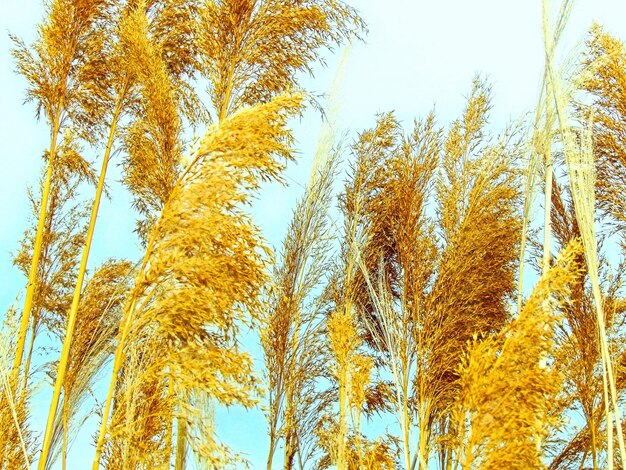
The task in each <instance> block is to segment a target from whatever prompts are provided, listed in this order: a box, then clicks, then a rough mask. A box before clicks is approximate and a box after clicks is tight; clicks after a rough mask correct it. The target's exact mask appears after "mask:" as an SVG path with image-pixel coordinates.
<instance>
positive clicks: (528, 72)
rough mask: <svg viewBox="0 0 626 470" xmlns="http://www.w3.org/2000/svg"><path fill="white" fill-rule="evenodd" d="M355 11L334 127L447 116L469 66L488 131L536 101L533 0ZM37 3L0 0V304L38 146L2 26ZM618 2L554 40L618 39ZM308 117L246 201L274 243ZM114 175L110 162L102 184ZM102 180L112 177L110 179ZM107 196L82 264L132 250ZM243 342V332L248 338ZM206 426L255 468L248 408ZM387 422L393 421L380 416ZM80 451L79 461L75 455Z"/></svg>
mask: <svg viewBox="0 0 626 470" xmlns="http://www.w3.org/2000/svg"><path fill="white" fill-rule="evenodd" d="M349 3H351V4H352V5H354V6H355V7H356V8H357V9H358V10H359V11H360V12H361V14H362V16H363V17H364V19H365V21H366V22H367V24H368V26H369V30H370V33H369V35H368V36H367V37H366V38H365V41H364V42H359V43H356V44H355V45H354V47H353V48H352V51H351V53H350V55H349V56H348V61H347V65H346V70H345V73H344V74H343V81H342V86H341V89H340V92H339V95H338V98H339V104H340V109H339V115H338V129H339V131H347V132H349V136H350V139H352V138H353V137H354V136H355V135H356V132H357V131H361V130H363V129H365V128H367V127H369V126H371V125H372V124H373V122H374V119H375V118H374V116H375V114H376V113H378V112H384V111H389V110H395V111H396V114H397V116H398V117H399V118H400V119H401V120H402V121H403V122H405V123H406V124H407V125H409V124H410V123H411V122H412V120H413V119H414V118H415V117H417V116H420V115H424V114H425V113H427V112H428V111H429V110H431V109H432V108H433V107H435V109H436V111H437V115H438V119H439V121H440V123H441V124H447V123H449V122H450V121H451V120H452V119H453V118H454V117H456V116H457V115H458V113H459V112H460V110H461V109H462V106H463V103H464V96H465V95H466V94H467V93H468V91H469V89H470V84H471V80H472V78H473V76H474V75H475V74H476V73H478V72H480V73H482V74H483V75H484V76H486V77H487V78H488V79H489V80H490V82H491V83H492V84H493V92H494V98H495V99H494V108H493V111H492V113H491V115H492V123H493V125H494V127H495V128H496V129H498V128H502V127H504V126H505V125H506V124H507V123H508V122H509V121H511V120H515V119H517V118H519V117H520V116H521V115H523V114H524V113H525V112H527V111H530V110H531V109H532V108H533V106H534V103H535V101H536V96H537V91H538V86H539V80H540V78H541V73H542V67H543V52H542V50H543V49H542V43H541V21H540V14H541V1H540V0H533V1H531V0H473V1H471V2H470V1H467V0H438V1H417V0H355V1H353V2H349ZM42 12H43V8H42V6H41V3H40V1H39V0H0V105H1V107H2V114H1V115H0V116H1V117H0V124H1V125H0V152H1V154H2V157H1V158H2V171H0V214H1V217H2V218H1V222H0V310H2V311H4V310H6V308H7V307H8V306H9V305H10V304H11V303H12V302H13V300H14V298H15V296H16V295H17V294H18V293H20V292H21V289H22V288H23V286H24V283H25V280H24V279H23V278H22V277H21V276H20V275H19V274H18V273H17V271H16V270H15V268H13V267H12V265H11V256H10V252H12V251H14V250H15V249H16V248H17V247H18V241H19V239H20V237H21V235H22V232H23V230H24V229H25V228H26V226H27V224H28V215H29V208H28V205H27V199H26V186H27V185H29V184H33V183H35V181H36V179H37V177H38V175H39V166H40V162H41V154H42V151H43V150H44V149H45V148H46V146H47V145H48V137H47V129H46V126H45V124H44V123H43V122H37V121H36V120H35V118H34V107H33V106H32V105H30V104H29V105H25V106H24V105H23V104H22V102H23V98H24V88H25V81H24V80H23V79H22V78H21V77H19V76H17V75H15V73H14V72H13V63H12V59H11V57H10V52H9V51H10V48H11V43H10V41H9V38H8V32H11V33H13V34H16V35H18V36H20V37H22V38H23V39H24V40H25V41H26V42H27V43H28V42H30V41H31V40H32V39H33V37H34V32H35V26H36V24H37V23H38V22H39V20H40V19H41V15H42ZM625 19H626V2H624V1H623V0H579V1H578V2H577V4H576V6H575V9H574V12H573V15H572V18H571V21H570V24H569V27H568V32H567V34H566V37H565V39H566V40H565V46H566V48H567V49H568V50H569V49H572V48H576V47H578V46H580V43H581V41H582V38H583V37H584V34H585V32H586V31H587V30H588V28H589V26H590V24H591V22H592V20H596V21H598V22H599V23H601V24H603V25H604V26H605V27H606V28H607V29H608V31H609V32H611V33H613V34H614V35H616V36H618V37H620V38H622V39H626V21H625ZM340 55H341V51H338V53H337V54H336V55H334V56H332V55H329V56H328V60H327V62H328V67H327V68H326V69H322V68H320V67H317V68H316V69H315V71H316V73H315V75H316V76H315V78H313V79H310V78H305V79H304V80H303V83H304V84H305V86H306V87H307V88H309V89H310V90H313V91H315V92H318V93H323V92H326V91H328V90H329V88H330V84H331V83H332V80H333V78H334V75H335V71H336V68H337V63H338V60H339V56H340ZM319 127H320V116H319V115H318V114H317V113H315V112H308V113H306V114H305V116H304V117H303V119H302V120H301V122H299V123H298V124H297V127H296V137H297V139H298V149H299V151H300V157H299V159H298V163H297V164H293V165H291V166H290V168H289V169H288V173H287V174H288V178H289V181H290V186H289V187H280V186H278V185H270V186H267V187H265V188H264V189H263V192H262V194H261V197H260V199H259V200H258V201H257V203H256V204H255V208H254V211H255V218H256V220H257V222H258V223H259V224H260V225H261V227H262V228H263V230H264V233H265V236H266V238H267V239H268V240H269V242H270V243H271V244H273V245H275V246H278V245H279V244H280V240H281V238H282V236H283V234H284V229H285V227H286V224H287V222H288V221H289V219H290V216H291V210H292V208H293V205H294V203H295V201H296V199H297V197H298V196H299V195H300V194H301V192H302V189H301V187H300V186H299V185H303V184H306V182H307V180H308V171H309V168H310V163H311V161H312V157H313V154H314V152H315V146H316V139H317V134H318V131H319ZM118 179H119V170H118V169H115V170H114V171H112V172H111V175H110V179H109V181H111V182H113V181H115V180H118ZM111 184H114V185H115V183H111ZM115 194H116V197H115V199H114V201H113V203H105V204H104V206H103V208H102V210H101V215H100V217H99V220H98V226H97V231H96V235H95V241H94V249H93V256H92V257H91V264H90V265H91V266H94V265H96V264H97V263H98V262H99V261H102V260H103V259H105V258H108V257H110V256H115V257H124V256H126V257H130V258H131V259H134V258H136V256H137V255H138V249H137V247H136V245H135V242H134V241H133V242H129V241H128V240H129V234H130V232H131V231H132V229H133V226H134V221H133V216H132V214H131V213H130V211H129V198H128V195H126V194H124V193H123V192H121V191H117V190H116V193H115ZM249 343H251V345H250V347H251V348H254V345H253V343H254V341H249ZM46 396H47V392H46V390H45V389H44V390H43V391H42V393H41V396H40V398H39V399H38V400H36V401H35V403H34V406H35V410H34V413H33V419H34V421H36V422H35V423H34V424H35V427H36V428H37V429H38V430H39V429H41V428H42V426H43V423H41V422H39V421H40V419H43V418H41V417H42V416H44V413H45V412H47V407H48V403H47V398H46ZM216 424H217V430H218V434H219V435H220V436H221V437H222V438H223V439H224V441H225V442H226V443H228V444H231V445H232V446H233V447H234V448H235V450H240V451H243V452H246V453H247V454H248V458H249V459H250V461H251V463H252V468H264V462H265V456H266V449H267V440H266V437H265V434H266V433H265V421H264V418H263V416H262V414H261V412H260V411H254V412H250V413H245V412H242V411H240V410H231V411H230V412H229V413H228V414H224V413H220V414H219V415H218V419H217V423H216ZM388 424H389V427H390V431H392V432H393V431H394V429H395V428H394V423H393V422H390V423H388ZM91 432H92V428H90V427H88V428H87V429H86V430H85V432H83V433H82V436H81V438H80V439H79V441H77V443H76V446H75V447H74V449H73V452H72V454H71V456H70V457H71V462H74V464H73V465H71V466H70V468H72V469H73V468H76V469H82V468H86V465H85V464H83V463H81V462H89V461H90V459H91V456H92V452H93V450H92V449H91V448H90V447H89V441H90V434H91ZM83 458H84V460H83Z"/></svg>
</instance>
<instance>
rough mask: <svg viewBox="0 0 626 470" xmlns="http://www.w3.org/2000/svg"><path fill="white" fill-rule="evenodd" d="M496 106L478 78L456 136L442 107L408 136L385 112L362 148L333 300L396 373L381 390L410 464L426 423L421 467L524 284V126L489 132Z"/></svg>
mask: <svg viewBox="0 0 626 470" xmlns="http://www.w3.org/2000/svg"><path fill="white" fill-rule="evenodd" d="M488 109H489V90H488V87H487V86H486V85H485V84H484V83H483V82H481V81H479V80H478V79H477V80H476V81H475V83H474V87H473V89H472V93H471V94H470V97H469V99H468V104H467V107H466V109H465V110H464V112H463V115H462V117H461V118H460V119H459V120H457V121H455V122H454V123H453V125H452V126H451V129H450V131H449V132H448V134H447V136H445V137H444V135H443V132H442V131H441V130H439V129H438V128H437V126H436V124H435V119H434V115H432V114H431V115H429V116H428V117H427V118H426V119H424V120H422V121H418V122H416V124H415V127H414V130H413V132H412V133H411V134H408V135H404V132H403V130H402V128H401V126H400V124H399V123H398V121H397V120H396V119H395V118H394V117H393V115H392V114H385V115H382V116H380V117H379V120H378V122H377V125H376V127H375V128H374V129H372V130H369V131H366V132H364V133H362V134H361V135H360V137H359V139H358V140H357V142H356V143H355V145H354V146H353V153H354V154H355V157H356V163H355V166H354V169H353V172H352V175H351V177H350V179H349V181H348V183H347V186H346V191H345V193H344V195H343V196H342V200H341V209H342V211H343V213H344V221H345V241H344V243H343V244H342V247H343V249H342V257H341V264H340V266H338V268H337V270H336V272H337V273H338V274H337V275H336V276H337V277H336V278H335V279H334V280H333V281H334V282H332V283H331V284H330V286H329V290H328V296H329V298H330V299H332V302H333V304H334V305H335V308H336V311H341V312H345V313H344V314H346V315H348V314H349V315H354V317H355V319H356V321H357V322H358V323H359V324H360V325H361V329H362V333H361V335H362V337H363V338H364V339H365V340H366V343H367V346H368V348H370V349H371V350H372V351H373V352H374V353H375V354H376V356H377V357H378V361H379V363H380V364H382V365H384V366H386V368H387V369H388V370H389V371H390V372H391V373H392V377H393V390H392V391H391V393H390V394H386V395H385V394H380V393H379V392H380V390H381V388H380V387H372V388H371V392H372V393H373V396H372V398H374V397H375V396H377V397H379V398H383V397H384V398H386V399H387V400H389V399H391V402H392V407H393V408H394V409H395V412H396V413H397V415H398V419H399V422H400V423H401V427H402V431H403V439H402V440H403V447H404V460H405V462H404V464H405V465H406V466H410V465H411V460H412V458H411V452H412V444H411V441H410V433H411V432H412V431H411V429H412V427H413V425H414V424H415V423H418V428H419V432H418V434H419V435H420V439H421V441H422V442H421V447H420V450H419V452H418V453H419V459H420V461H421V462H422V464H423V463H425V462H426V461H427V460H428V454H429V451H430V449H432V447H433V445H434V444H435V443H434V441H432V440H431V439H430V437H429V436H430V433H431V432H432V431H433V430H434V428H435V426H440V427H441V428H446V427H449V424H448V422H449V414H450V408H451V405H452V403H453V401H454V396H455V390H456V389H457V387H458V364H459V361H460V360H461V358H462V357H463V354H464V352H465V350H466V344H467V341H468V340H469V339H471V338H472V336H473V335H475V334H479V335H482V334H489V333H492V332H495V331H498V330H500V329H501V328H502V327H503V325H504V324H505V323H506V321H507V319H508V315H509V314H508V311H507V308H506V303H507V301H509V300H510V298H511V296H512V295H513V293H514V290H515V289H514V287H515V262H516V260H517V247H518V243H519V234H520V228H521V221H520V217H519V212H520V211H519V205H520V199H521V197H520V196H521V194H520V190H519V178H518V172H517V170H516V169H515V159H516V158H517V157H518V155H519V153H518V152H519V150H518V148H519V146H517V145H516V144H517V142H515V141H514V140H515V134H514V132H506V133H504V134H503V135H502V136H501V137H500V138H498V139H489V138H488V137H487V136H485V132H486V131H485V126H486V121H487V113H488ZM333 315H337V313H334V314H333ZM332 318H333V317H332V316H331V319H332ZM366 401H368V402H369V404H370V405H373V402H372V400H366ZM388 404H389V403H388V402H387V403H385V400H383V402H382V403H380V404H379V409H384V408H385V407H386V406H388ZM443 437H444V438H445V436H443ZM414 457H417V456H416V455H414Z"/></svg>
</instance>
